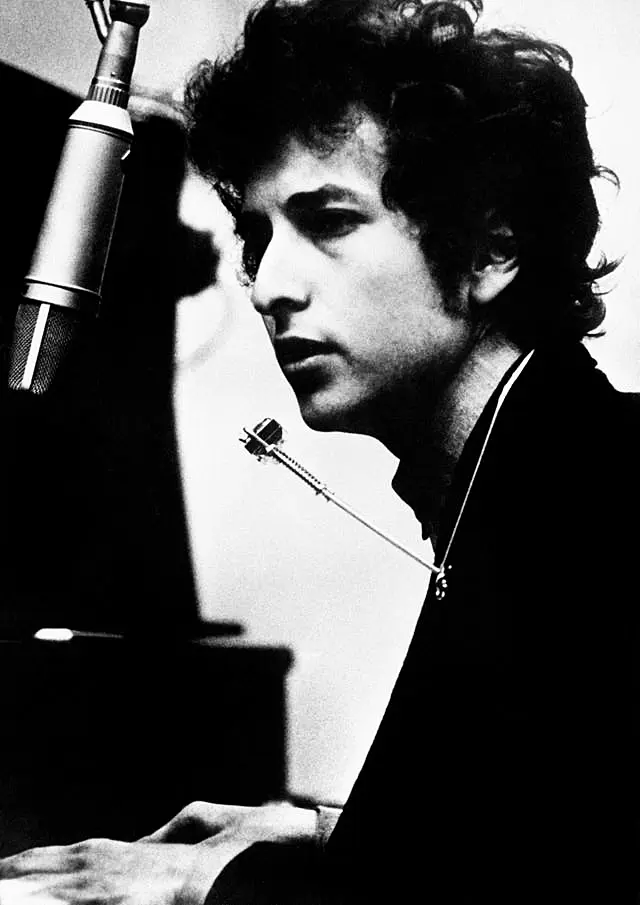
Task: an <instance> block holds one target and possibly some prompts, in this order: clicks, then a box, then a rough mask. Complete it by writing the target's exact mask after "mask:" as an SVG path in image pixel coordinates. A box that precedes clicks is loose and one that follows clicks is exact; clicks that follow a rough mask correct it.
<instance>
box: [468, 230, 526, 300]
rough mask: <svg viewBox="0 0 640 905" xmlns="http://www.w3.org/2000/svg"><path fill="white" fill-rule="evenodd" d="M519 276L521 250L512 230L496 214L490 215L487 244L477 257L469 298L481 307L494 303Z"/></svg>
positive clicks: (472, 273) (484, 244)
mask: <svg viewBox="0 0 640 905" xmlns="http://www.w3.org/2000/svg"><path fill="white" fill-rule="evenodd" d="M517 273H518V249H517V245H516V239H515V236H514V234H513V230H512V229H511V227H510V226H509V225H508V224H507V223H505V222H504V221H503V220H501V219H499V218H498V216H497V215H496V214H495V213H493V212H492V213H490V214H489V215H488V216H487V224H486V231H485V235H484V242H483V245H482V247H481V248H480V249H479V251H478V254H477V255H476V260H475V263H474V267H473V270H472V272H471V279H470V284H469V296H470V298H471V299H472V300H473V301H474V302H475V303H476V304H478V305H487V304H489V302H492V301H494V299H496V298H497V297H498V296H499V295H500V293H501V292H502V291H503V290H504V289H505V288H506V287H507V286H508V285H509V283H511V282H512V281H513V280H514V279H515V277H516V276H517Z"/></svg>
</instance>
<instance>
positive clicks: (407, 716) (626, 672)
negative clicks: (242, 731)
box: [223, 345, 640, 905]
mask: <svg viewBox="0 0 640 905" xmlns="http://www.w3.org/2000/svg"><path fill="white" fill-rule="evenodd" d="M505 380H506V378H505ZM499 391H500V390H498V391H496V393H495V394H494V397H493V399H492V401H491V402H490V404H489V406H488V407H487V409H486V410H485V412H484V413H483V415H482V417H481V419H480V420H479V422H478V424H477V425H476V427H475V428H474V430H473V432H472V435H471V437H470V438H469V441H468V442H467V444H466V446H465V449H464V452H463V455H462V457H461V459H460V461H459V463H458V467H457V469H456V475H455V478H454V484H453V486H452V489H451V492H450V495H449V499H448V501H447V506H446V512H445V518H444V522H443V526H444V530H443V532H442V534H441V539H440V543H439V550H438V551H436V553H437V555H436V561H438V559H439V557H440V556H442V551H443V550H444V548H445V547H446V545H447V542H448V535H449V533H450V530H451V526H452V524H453V522H454V521H455V518H456V516H457V513H458V511H459V507H460V502H461V499H462V497H463V495H464V493H465V490H466V487H467V486H468V482H469V476H470V474H471V471H472V470H473V467H474V465H475V462H476V461H477V457H478V452H479V449H480V447H481V444H482V442H483V439H484V436H485V433H486V430H487V425H488V423H489V420H490V417H491V414H492V409H493V407H494V406H495V401H496V399H497V397H498V394H499ZM639 453H640V407H639V406H638V404H637V400H635V398H632V397H629V396H626V395H625V394H621V393H618V392H617V391H615V390H614V389H613V388H612V386H611V385H610V384H609V382H608V381H607V379H606V378H605V377H604V375H603V374H602V373H600V372H599V371H598V370H597V369H596V368H595V365H594V362H593V361H592V359H591V358H590V356H589V355H588V353H587V352H586V350H585V349H584V347H583V346H581V345H576V346H570V347H562V348H549V349H541V350H538V351H536V352H535V354H534V356H533V358H532V359H531V361H530V362H529V363H528V364H527V366H526V368H525V370H524V372H523V373H522V374H521V376H520V377H519V378H518V380H517V382H516V383H515V385H514V386H513V388H512V389H511V391H510V393H509V395H508V397H507V399H506V401H505V402H504V405H503V407H502V409H501V411H500V413H499V415H498V418H497V420H496V424H495V427H494V429H493V432H492V435H491V438H490V441H489V444H488V446H487V449H486V453H485V456H484V458H483V461H482V464H481V467H480V470H479V472H478V474H477V477H476V480H475V483H474V485H473V489H472V492H471V495H470V497H469V500H468V503H467V506H466V508H465V511H464V514H463V518H462V520H461V522H460V525H459V528H458V530H457V532H456V536H455V540H454V543H453V545H452V548H451V553H450V558H449V560H448V562H449V563H450V566H451V571H450V575H449V582H448V584H449V586H448V590H447V593H446V595H445V597H444V599H442V600H438V599H437V598H436V595H435V593H434V587H433V584H432V587H431V588H430V591H429V594H428V596H427V600H426V603H425V606H424V607H423V611H422V614H421V616H420V619H419V621H418V625H417V627H416V631H415V634H414V638H413V641H412V643H411V646H410V648H409V651H408V653H407V657H406V660H405V663H404V665H403V668H402V670H401V672H400V676H399V678H398V681H397V683H396V686H395V689H394V691H393V694H392V697H391V700H390V702H389V705H388V707H387V711H386V713H385V716H384V718H383V720H382V723H381V726H380V728H379V731H378V733H377V735H376V738H375V740H374V743H373V745H372V747H371V750H370V752H369V755H368V757H367V759H366V762H365V764H364V767H363V769H362V771H361V773H360V776H359V778H358V780H357V781H356V784H355V786H354V788H353V791H352V794H351V796H350V797H349V800H348V802H347V804H346V807H345V810H344V813H343V814H342V817H341V818H340V820H339V822H338V824H337V826H336V828H335V830H334V832H333V834H332V836H331V838H330V840H329V843H328V845H327V847H326V849H325V851H324V852H323V853H322V854H321V855H320V856H317V857H312V856H311V855H310V854H309V853H306V854H301V855H300V857H299V859H298V862H297V863H298V864H301V863H302V864H305V862H304V859H305V858H306V859H307V862H306V864H305V866H304V868H302V869H300V868H296V865H295V863H294V860H291V861H290V869H288V870H287V869H282V867H281V865H279V864H278V863H277V858H279V857H283V856H281V855H278V854H275V855H274V852H273V851H271V852H270V851H269V847H267V848H266V849H262V851H261V850H260V847H256V848H257V849H258V851H257V852H254V853H253V857H254V858H257V859H258V860H260V859H262V868H261V869H262V870H266V872H267V874H269V873H270V872H271V873H270V877H269V880H268V881H267V880H265V885H264V886H263V887H261V893H260V894H263V895H264V898H260V897H259V896H257V897H255V898H253V899H251V898H249V899H246V900H244V901H260V902H262V901H265V902H269V903H271V905H276V903H277V905H282V903H284V902H297V903H302V902H316V901H328V902H331V903H338V902H339V903H345V905H347V903H352V905H353V903H364V902H367V903H380V905H404V903H413V902H424V903H429V905H431V903H432V905H463V903H464V905H470V903H492V905H498V903H507V902H508V903H510V905H520V903H533V902H536V903H539V905H542V903H545V905H548V903H556V902H557V903H560V902H562V903H563V905H568V903H576V905H577V903H580V905H584V903H590V905H596V903H598V905H622V903H624V902H629V903H632V902H634V901H635V895H634V890H636V884H635V880H636V876H635V871H636V868H635V864H636V859H635V852H636V835H635V834H636V825H637V817H638V794H637V793H638V790H637V778H638V774H639V773H640V765H639V763H638V760H637V757H636V753H637V713H638V707H639V703H638V702H639V697H638V675H637V656H636V655H637V638H638V632H637V609H638V607H637V600H638V587H637V583H636V568H635V565H636V561H638V560H640V547H639V545H638V530H637V524H638V518H639V516H640V508H639V506H640V494H639V490H638V488H639V484H640V478H639V470H640V456H639ZM421 480H422V478H421V468H420V462H419V457H418V460H417V462H415V463H413V464H412V465H408V464H406V463H405V464H403V465H401V469H400V471H399V473H398V475H397V476H396V481H395V486H396V488H397V489H398V490H399V491H401V493H402V494H403V496H404V497H405V499H406V500H407V502H409V503H410V505H412V506H413V508H414V509H415V511H416V514H417V515H418V517H420V515H421V498H422V494H421V487H420V484H421ZM272 855H273V856H274V858H275V860H274V858H272V857H271V856H272ZM251 857H252V856H251V853H249V857H248V858H247V863H249V862H250V860H251ZM301 859H302V860H301ZM256 863H257V862H256ZM285 863H286V862H285ZM296 871H297V872H296ZM258 873H259V869H258ZM254 876H256V874H255V873H254ZM265 876H266V875H265ZM254 893H255V889H254ZM223 901H232V899H230V898H226V899H223ZM238 901H242V900H238Z"/></svg>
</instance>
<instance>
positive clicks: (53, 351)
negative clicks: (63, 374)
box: [9, 303, 77, 395]
mask: <svg viewBox="0 0 640 905" xmlns="http://www.w3.org/2000/svg"><path fill="white" fill-rule="evenodd" d="M39 308H40V306H39V305H33V304H28V303H23V304H21V305H19V307H18V311H17V314H16V321H15V327H14V333H13V343H12V346H11V353H10V359H9V388H10V389H12V390H22V389H28V390H29V391H30V392H31V393H35V394H37V395H42V394H43V393H46V391H47V390H48V389H49V387H50V386H51V383H52V381H53V378H54V377H55V374H56V373H57V371H58V368H59V366H60V364H61V362H62V360H63V359H64V358H65V356H66V354H67V352H68V350H69V347H70V346H71V342H72V340H73V337H74V334H75V332H76V328H77V319H76V317H75V316H74V314H73V312H72V311H70V310H69V309H67V308H57V307H55V306H51V308H50V309H49V316H48V318H47V324H46V327H45V331H44V336H43V338H42V343H41V345H40V350H39V353H38V359H37V363H36V367H35V370H34V373H33V379H32V381H31V385H30V386H29V387H23V385H22V384H23V378H24V374H25V369H26V367H27V360H28V358H29V351H30V349H31V345H32V342H33V337H34V332H35V329H36V322H37V319H38V311H39Z"/></svg>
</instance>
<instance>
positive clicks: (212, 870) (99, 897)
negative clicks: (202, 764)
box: [0, 802, 316, 905]
mask: <svg viewBox="0 0 640 905" xmlns="http://www.w3.org/2000/svg"><path fill="white" fill-rule="evenodd" d="M315 822H316V814H315V811H312V810H307V809H303V808H294V807H291V806H290V805H288V804H269V805H264V806H262V807H240V806H233V805H215V804H208V803H207V802H193V803H192V804H190V805H188V806H187V807H186V808H183V810H182V811H180V813H179V814H177V815H176V816H175V817H174V818H173V819H172V820H170V821H169V822H168V823H167V824H165V825H164V826H162V827H160V829H159V830H157V831H156V832H155V833H152V834H151V835H150V836H145V837H144V838H143V839H140V840H138V841H137V842H115V841H112V840H110V839H90V840H87V841H85V842H79V843H77V844H75V845H68V846H48V847H44V848H35V849H31V850H29V851H26V852H22V853H20V854H18V855H13V856H11V857H9V858H5V859H4V860H0V905H60V903H61V902H63V903H67V905H201V903H202V902H203V901H204V899H205V898H206V895H207V893H208V892H209V889H210V888H211V886H212V885H213V883H214V881H215V880H216V878H217V876H218V875H219V873H220V872H221V871H222V869H223V868H224V867H225V866H226V865H227V864H228V863H229V861H231V860H232V859H233V858H234V857H235V856H236V855H239V854H240V853H241V852H242V851H244V850H245V849H246V848H248V847H249V846H250V845H252V844H253V843H254V842H261V841H272V842H292V841H302V840H305V839H311V838H313V836H314V832H315ZM194 843H197V844H194Z"/></svg>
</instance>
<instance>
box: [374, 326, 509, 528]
mask: <svg viewBox="0 0 640 905" xmlns="http://www.w3.org/2000/svg"><path fill="white" fill-rule="evenodd" d="M520 354H521V349H520V348H519V347H518V346H516V345H515V344H514V343H512V342H511V341H509V340H508V339H507V338H506V337H505V336H504V335H503V334H502V333H497V332H490V333H489V332H486V333H484V334H483V335H481V336H480V337H479V338H478V339H477V340H476V341H475V342H474V344H473V345H472V347H471V349H470V351H469V353H468V355H467V356H466V357H465V359H464V361H463V362H462V364H461V366H460V367H459V368H458V369H457V371H456V372H455V374H454V375H453V377H452V378H451V380H449V381H448V382H447V384H446V385H445V386H444V388H443V390H442V392H441V393H440V394H439V398H438V401H437V404H436V405H435V406H434V408H433V409H432V410H431V412H429V411H423V413H422V416H420V414H419V413H418V412H415V413H414V418H413V419H412V420H413V424H412V428H411V430H410V431H409V432H408V433H407V434H405V435H404V436H403V437H402V442H401V443H400V444H397V445H396V448H395V449H392V452H394V454H395V455H397V456H398V457H399V458H400V459H401V460H402V461H403V462H406V463H408V464H411V463H414V464H415V465H416V467H417V468H418V469H419V471H420V473H422V474H423V475H424V490H425V493H426V497H427V500H426V502H427V504H428V505H427V509H428V511H427V513H426V523H425V525H424V527H425V533H426V534H428V536H429V537H431V539H432V541H433V542H434V543H435V541H436V538H437V533H438V525H439V520H440V514H441V511H442V507H443V505H444V501H445V499H446V496H447V493H448V490H449V486H450V484H451V479H452V477H453V472H454V469H455V466H456V464H457V462H458V459H459V458H460V455H461V453H462V449H463V447H464V445H465V443H466V441H467V439H468V438H469V435H470V434H471V431H472V430H473V428H474V426H475V424H476V422H477V420H478V418H479V417H480V415H481V413H482V411H483V409H484V408H485V406H486V405H487V403H488V401H489V399H490V397H491V395H492V394H493V392H494V391H495V390H496V388H497V387H498V385H499V383H500V381H501V380H502V378H503V377H504V375H505V374H506V372H507V371H508V370H509V368H510V367H511V366H512V365H513V364H514V362H515V361H516V360H517V359H518V357H519V356H520ZM423 518H425V514H424V513H423Z"/></svg>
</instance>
